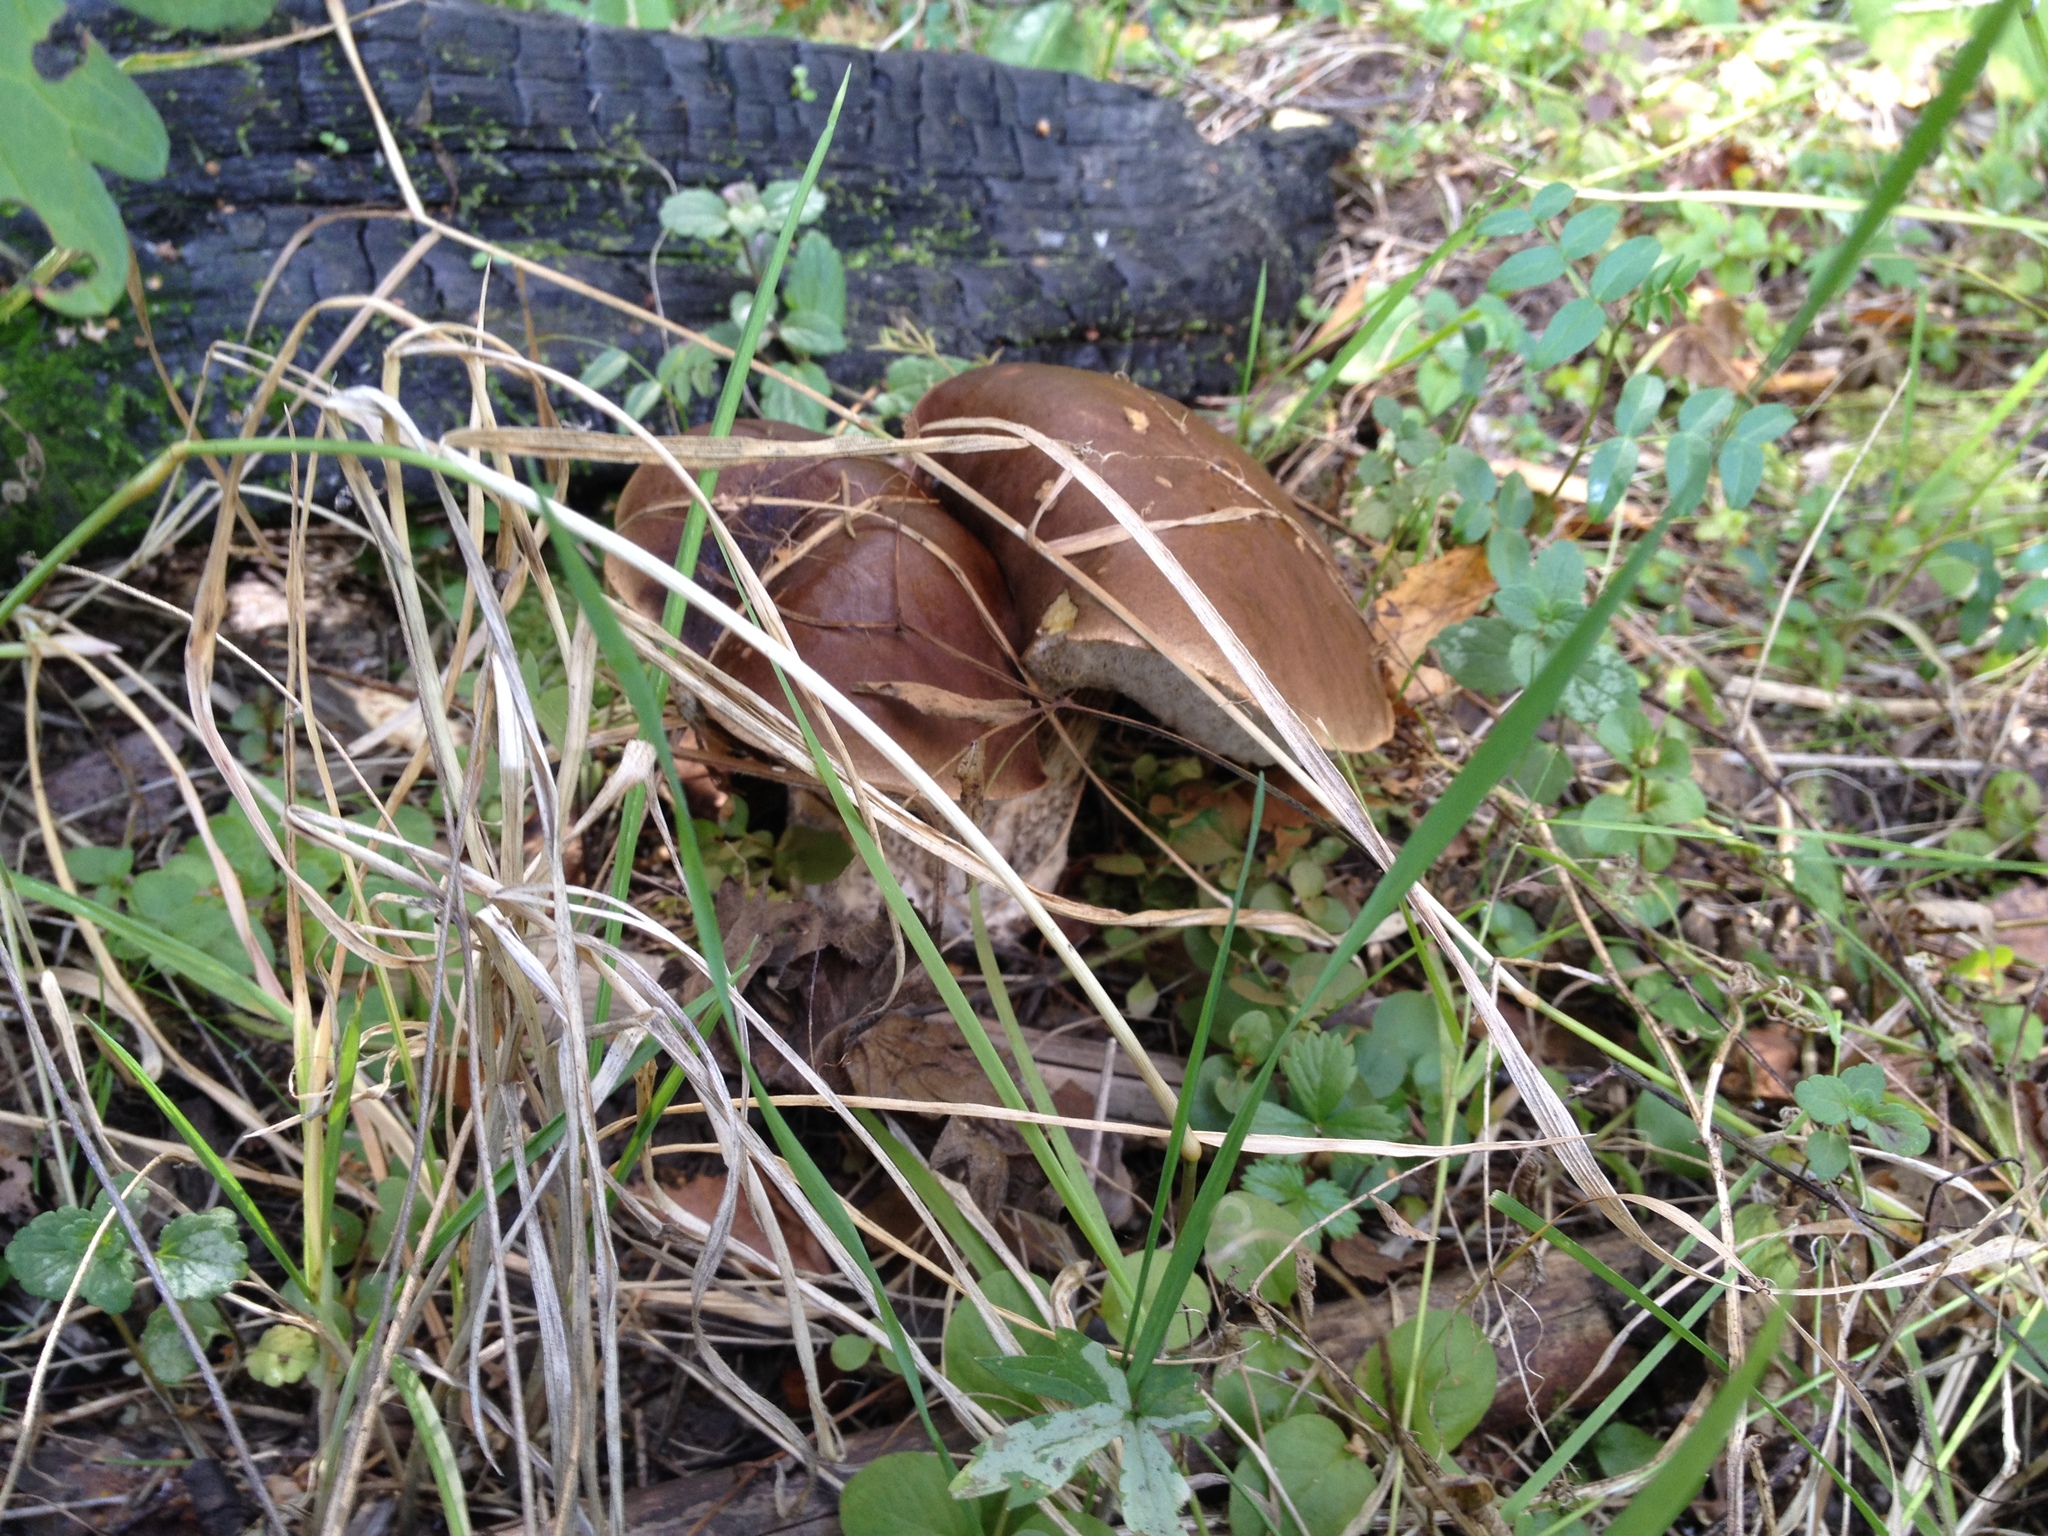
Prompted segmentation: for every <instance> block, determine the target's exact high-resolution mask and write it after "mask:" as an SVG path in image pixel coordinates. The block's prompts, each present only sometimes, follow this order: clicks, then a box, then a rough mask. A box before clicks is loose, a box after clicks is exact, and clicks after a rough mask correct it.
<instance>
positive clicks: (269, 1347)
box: [247, 1323, 320, 1387]
mask: <svg viewBox="0 0 2048 1536" xmlns="http://www.w3.org/2000/svg"><path fill="white" fill-rule="evenodd" d="M319 1350H320V1346H319V1343H318V1341H317V1340H315V1339H314V1337H313V1335H312V1334H310V1333H308V1332H307V1331H306V1330H305V1329H303V1328H297V1327H294V1326H293V1325H292V1324H290V1323H279V1324H278V1325H277V1326H276V1327H275V1328H266V1329H264V1330H263V1337H262V1338H260V1339H258V1340H257V1341H256V1347H255V1348H254V1349H252V1350H250V1351H249V1358H248V1361H247V1364H248V1367H249V1374H250V1375H251V1376H254V1377H255V1378H256V1379H257V1380H258V1381H260V1382H262V1383H263V1384H264V1385H265V1386H266V1387H287V1386H290V1385H291V1384H292V1383H293V1382H295V1381H302V1380H304V1379H305V1375H306V1372H307V1371H309V1370H311V1369H312V1368H313V1362H314V1360H316V1359H317V1358H318V1357H319Z"/></svg>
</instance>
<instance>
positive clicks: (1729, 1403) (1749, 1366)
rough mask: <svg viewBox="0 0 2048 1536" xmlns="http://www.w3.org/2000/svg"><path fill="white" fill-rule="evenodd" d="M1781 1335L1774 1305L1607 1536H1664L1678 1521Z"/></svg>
mask: <svg viewBox="0 0 2048 1536" xmlns="http://www.w3.org/2000/svg"><path fill="white" fill-rule="evenodd" d="M1784 1331H1785V1309H1784V1308H1783V1307H1779V1308H1778V1309H1777V1310H1776V1311H1775V1312H1773V1313H1772V1314H1771V1317H1770V1320H1769V1321H1768V1322H1766V1323H1765V1324H1764V1326H1763V1329H1762V1331H1761V1332H1759V1333H1758V1334H1757V1336H1756V1338H1755V1339H1754V1340H1752V1341H1751V1343H1750V1348H1749V1354H1748V1356H1747V1357H1746V1358H1745V1359H1744V1360H1743V1362H1742V1364H1741V1366H1740V1367H1738V1368H1737V1370H1736V1371H1735V1373H1734V1375H1732V1376H1730V1377H1729V1378H1728V1384H1727V1385H1726V1386H1724V1387H1722V1388H1721V1390H1720V1391H1718V1392H1716V1393H1715V1394H1714V1400H1713V1401H1712V1402H1711V1403H1709V1404H1707V1411H1706V1412H1705V1413H1703V1414H1701V1415H1700V1419H1699V1422H1698V1423H1697V1424H1695V1425H1693V1427H1692V1430H1691V1432H1690V1433H1689V1434H1687V1435H1686V1437H1685V1439H1683V1440H1682V1441H1680V1442H1679V1446H1678V1449H1677V1450H1676V1451H1675V1452H1673V1453H1672V1456H1671V1459H1670V1460H1669V1461H1667V1462H1665V1463H1664V1465H1663V1466H1661V1467H1659V1468H1658V1469H1657V1472H1656V1475H1655V1476H1654V1477H1652V1478H1651V1479H1650V1480H1649V1482H1647V1483H1645V1484H1644V1485H1643V1487H1642V1490H1641V1491H1640V1492H1639V1493H1637V1494H1636V1496H1635V1497H1634V1498H1632V1499H1630V1500H1629V1501H1628V1504H1627V1506H1626V1507H1625V1508H1624V1509H1623V1510H1622V1512H1621V1513H1620V1514H1619V1515H1617V1516H1615V1517H1614V1522H1613V1523H1612V1524H1611V1525H1609V1526H1608V1527H1607V1531H1606V1536H1663V1533H1664V1532H1666V1531H1668V1530H1670V1529H1671V1528H1672V1527H1673V1526H1674V1525H1676V1524H1677V1523H1678V1517H1679V1516H1680V1515H1682V1514H1684V1513H1685V1511H1686V1507H1687V1506H1688V1505H1689V1504H1691V1503H1692V1501H1693V1500H1694V1499H1695V1498H1696V1497H1698V1495H1699V1491H1700V1489H1701V1488H1702V1487H1703V1486H1704V1485H1705V1484H1706V1481H1707V1473H1708V1472H1709V1471H1711V1470H1712V1468H1713V1465H1714V1459H1715V1458H1716V1457H1718V1456H1719V1455H1720V1454H1721V1452H1722V1450H1723V1448H1724V1447H1725V1446H1726V1445H1727V1443H1728V1431H1729V1430H1730V1429H1731V1428H1733V1427H1734V1424H1735V1416H1736V1415H1737V1414H1738V1413H1740V1412H1741V1411H1742V1405H1743V1404H1744V1403H1746V1402H1748V1401H1749V1395H1750V1393H1752V1392H1754V1391H1755V1390H1756V1384H1757V1383H1758V1382H1759V1381H1761V1380H1762V1379H1763V1374H1764V1372H1765V1371H1766V1370H1768V1369H1769V1368H1770V1364H1771V1357H1772V1356H1773V1355H1774V1354H1776V1353H1777V1349H1778V1336H1779V1335H1780V1334H1781V1333H1783V1332H1784Z"/></svg>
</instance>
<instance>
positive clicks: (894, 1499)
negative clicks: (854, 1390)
mask: <svg viewBox="0 0 2048 1536" xmlns="http://www.w3.org/2000/svg"><path fill="white" fill-rule="evenodd" d="M952 1480H953V1468H952V1465H951V1464H950V1463H949V1462H946V1461H944V1460H942V1459H941V1458H940V1457H939V1456H938V1455H937V1453H935V1452H932V1451H901V1452H898V1453H897V1454H896V1455H894V1456H879V1457H877V1458H876V1459H875V1460H873V1461H871V1462H869V1463H868V1464H867V1465H866V1466H864V1467H862V1468H861V1469H860V1470H859V1471H858V1472H856V1473H854V1474H853V1477H852V1478H851V1479H850V1480H849V1481H848V1482H847V1485H846V1487H845V1489H844V1490H843V1491H842V1492H841V1493H840V1495H839V1528H840V1529H841V1530H842V1531H844V1532H845V1533H846V1536H981V1530H982V1522H981V1510H980V1508H979V1505H980V1504H984V1503H988V1502H990V1501H988V1500H979V1501H977V1500H972V1499H956V1498H954V1497H953V1495H952V1494H951V1493H950V1492H949V1491H948V1489H947V1486H946V1485H947V1484H948V1483H950V1482H952ZM994 1503H995V1505H996V1506H997V1507H1000V1506H1001V1503H1002V1497H1001V1495H996V1496H995V1498H994Z"/></svg>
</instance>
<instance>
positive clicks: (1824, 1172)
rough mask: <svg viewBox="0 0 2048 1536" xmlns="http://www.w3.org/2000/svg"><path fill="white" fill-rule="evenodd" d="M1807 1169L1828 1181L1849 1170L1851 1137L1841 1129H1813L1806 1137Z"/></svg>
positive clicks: (1815, 1175)
mask: <svg viewBox="0 0 2048 1536" xmlns="http://www.w3.org/2000/svg"><path fill="white" fill-rule="evenodd" d="M1806 1171H1807V1172H1808V1173H1810V1174H1812V1175H1813V1176H1814V1177H1815V1178H1816V1179H1820V1180H1821V1181H1823V1182H1826V1181H1828V1180H1830V1179H1839V1178H1840V1177H1841V1176H1842V1175H1843V1174H1845V1173H1847V1172H1848V1171H1849V1138H1848V1137H1846V1136H1844V1135H1843V1134H1842V1133H1841V1132H1840V1131H1830V1130H1820V1131H1813V1132H1810V1133H1809V1134H1808V1135H1807V1138H1806Z"/></svg>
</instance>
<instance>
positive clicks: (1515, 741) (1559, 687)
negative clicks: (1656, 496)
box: [1296, 503, 1691, 1017]
mask: <svg viewBox="0 0 2048 1536" xmlns="http://www.w3.org/2000/svg"><path fill="white" fill-rule="evenodd" d="M1690 510H1691V508H1690V507H1689V506H1684V505H1681V504H1678V503H1674V504H1673V505H1672V506H1671V507H1670V508H1669V509H1667V510H1666V511H1665V513H1664V515H1663V516H1662V517H1661V518H1659V519H1658V520H1657V525H1656V526H1655V527H1654V528H1652V529H1651V530H1650V531H1649V533H1647V534H1646V535H1644V537H1643V538H1642V539H1641V540H1639V541H1638V542H1637V544H1636V547H1635V548H1634V549H1633V550H1632V551H1630V553H1629V557H1628V560H1627V562H1626V563H1625V564H1624V565H1623V566H1622V568H1621V569H1620V570H1619V571H1617V572H1615V574H1614V576H1613V577H1612V579H1610V580H1609V581H1608V583H1607V584H1606V586H1604V587H1602V588H1601V590H1600V595H1599V596H1598V597H1596V598H1595V599H1594V600H1593V605H1592V606H1591V607H1590V608H1588V609H1587V610H1586V613H1585V616H1584V617H1583V618H1581V619H1580V620H1579V622H1578V623H1577V624H1575V625H1573V626H1572V629H1571V632H1570V633H1569V634H1568V635H1566V636H1565V638H1564V641H1563V643H1562V644H1561V645H1559V646H1558V648H1557V649H1556V650H1555V651H1554V652H1552V653H1551V657H1550V660H1549V661H1547V662H1545V663H1544V666H1543V670H1542V671H1540V672H1538V673H1537V674H1536V676H1535V677H1534V678H1533V679H1532V680H1531V681H1530V683H1529V686H1528V687H1527V688H1525V689H1523V690H1522V696H1521V697H1520V698H1518V699H1516V700H1515V702H1514V703H1513V704H1512V705H1510V706H1509V707H1508V711H1507V713H1506V714H1504V715H1502V716H1501V717H1500V721H1499V723H1498V724H1496V725H1495V726H1494V728H1493V729H1492V730H1491V731H1489V732H1488V733H1487V735H1486V739H1485V740H1484V741H1482V742H1481V743H1480V744H1479V750H1478V751H1476V752H1474V753H1473V754H1472V757H1471V760H1470V761H1468V762H1467V763H1466V764H1465V766H1464V768H1463V769H1461V770H1460V771H1459V773H1458V776H1457V777H1456V778H1455V779H1453V780H1452V781H1451V785H1450V788H1448V789H1446V790H1445V791H1444V792H1443V794H1442V795H1441V796H1440V797H1439V798H1438V800H1437V802H1436V804H1435V805H1433V806H1431V807H1430V808H1429V814H1428V815H1426V816H1424V817H1423V818H1422V822H1421V824H1420V825H1419V826H1417V827H1416V829H1415V831H1414V833H1413V834H1412V835H1411V836H1410V837H1409V839H1408V841H1407V842H1406V843H1404V844H1403V845H1402V847H1401V851H1400V853H1399V854H1398V855H1396V857H1395V859H1394V862H1393V865H1392V866H1391V867H1390V868H1389V869H1388V870H1387V872H1386V873H1385V874H1384V875H1382V876H1381V877H1380V880H1379V883H1378V884H1377V885H1375V886H1374V887H1373V891H1372V895H1371V896H1370V897H1368V898H1367V900H1366V903H1365V906H1364V908H1363V909H1362V910H1361V911H1360V912H1359V914H1358V917H1357V919H1356V920H1355V921H1354V922H1353V923H1352V924H1351V926H1350V927H1349V928H1347V929H1345V930H1344V936H1343V937H1342V938H1341V939H1339V940H1338V941H1337V947H1336V948H1335V949H1334V950H1332V951H1331V953H1330V959H1329V962H1328V963H1327V964H1326V965H1325V966H1324V967H1323V972H1322V974H1321V975H1320V976H1318V977H1317V978H1316V983H1315V986H1314V987H1313V988H1311V989H1310V991H1309V994H1308V996H1307V997H1306V998H1304V999H1303V1000H1302V1002H1301V1005H1300V1008H1299V1009H1298V1010H1297V1015H1296V1016H1297V1017H1300V1016H1302V1015H1304V1014H1306V1013H1307V1011H1308V1010H1309V1008H1310V1007H1312V1006H1313V1005H1314V1003H1315V1001H1316V999H1317V998H1318V997H1320V996H1322V994H1323V991H1324V989H1325V988H1326V987H1328V986H1329V985H1330V983H1331V982H1333V981H1335V980H1336V979H1337V977H1338V975H1339V974H1340V973H1341V972H1342V970H1343V968H1344V966H1345V964H1346V963H1347V962H1349V961H1350V960H1351V959H1352V957H1353V956H1355V955H1356V954H1357V953H1358V952H1359V951H1360V950H1361V949H1363V948H1364V947H1365V941H1366V939H1367V937H1368V936H1370V935H1371V933H1372V932H1373V930H1374V929H1376V928H1378V927H1379V925H1380V924H1381V923H1383V922H1385V921H1386V920H1387V919H1388V918H1389V917H1391V916H1392V915H1393V913H1394V909H1395V908H1397V907H1398V906H1400V904H1401V900H1402V898H1403V897H1405V896H1406V895H1407V894H1408V890H1409V887H1410V886H1412V885H1414V884H1415V882H1416V881H1418V880H1420V879H1421V878H1422V877H1423V876H1424V875H1425V874H1427V873H1428V872H1429V867H1430V866H1431V865H1432V864H1434V863H1435V862H1436V861H1437V859H1438V857H1439V856H1441V854H1442V853H1443V851H1444V849H1446V848H1448V847H1449V846H1450V845H1451V839H1452V838H1454V837H1456V836H1457V835H1458V833H1459V832H1461V831H1463V830H1464V828H1465V826H1466V825H1467V824H1468V823H1469V822H1470V821H1471V820H1472V817H1473V815H1474V814H1475V813H1476V812H1477V811H1478V809H1479V806H1480V803H1481V802H1482V801H1484V800H1485V799H1486V797H1487V796H1488V795H1489V794H1491V793H1492V792H1493V789H1494V786H1495V785H1497V784H1499V783H1500V781H1501V780H1502V779H1504V778H1506V777H1507V776H1508V774H1509V773H1511V772H1512V771H1513V770H1514V767H1515V765H1516V764H1517V763H1519V762H1520V761H1521V760H1522V756H1523V754H1524V753H1526V752H1527V751H1528V750H1529V744H1530V743H1531V742H1533V741H1534V740H1535V739H1536V731H1537V728H1538V727H1539V726H1541V725H1542V724H1543V722H1544V721H1545V720H1547V719H1549V718H1550V716H1551V715H1552V714H1553V713H1554V712H1555V711H1556V709H1557V705H1558V701H1559V700H1560V699H1561V698H1562V697H1563V696H1564V690H1565V685H1566V684H1567V683H1569V682H1570V681H1571V680H1572V678H1573V677H1574V676H1575V675H1576V674H1577V672H1578V670H1579V668H1580V667H1581V666H1582V665H1584V663H1585V660H1586V658H1587V657H1588V656H1590V655H1591V654H1592V652H1593V647H1594V646H1595V645H1597V644H1598V643H1599V641H1600V637H1601V636H1602V635H1604V634H1605V633H1606V632H1607V625H1608V622H1609V621H1610V620H1611V619H1612V618H1613V617H1614V613H1615V610H1616V609H1617V608H1619V607H1620V606H1621V604H1622V600H1623V599H1624V598H1626V597H1627V596H1628V594H1629V593H1630V592H1631V591H1633V590H1634V589H1635V584H1636V582H1637V580H1638V579H1639V578H1640V577H1641V576H1642V574H1643V570H1644V568H1645V567H1646V566H1648V565H1649V563H1650V557H1651V556H1652V555H1653V554H1655V553H1656V551H1657V546H1658V545H1659V544H1660V543H1662V542H1663V539H1664V532H1665V530H1666V529H1667V528H1669V527H1670V526H1671V523H1672V520H1673V519H1674V518H1676V517H1678V516H1680V515H1681V514H1683V513H1685V512H1689V511H1690Z"/></svg>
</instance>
